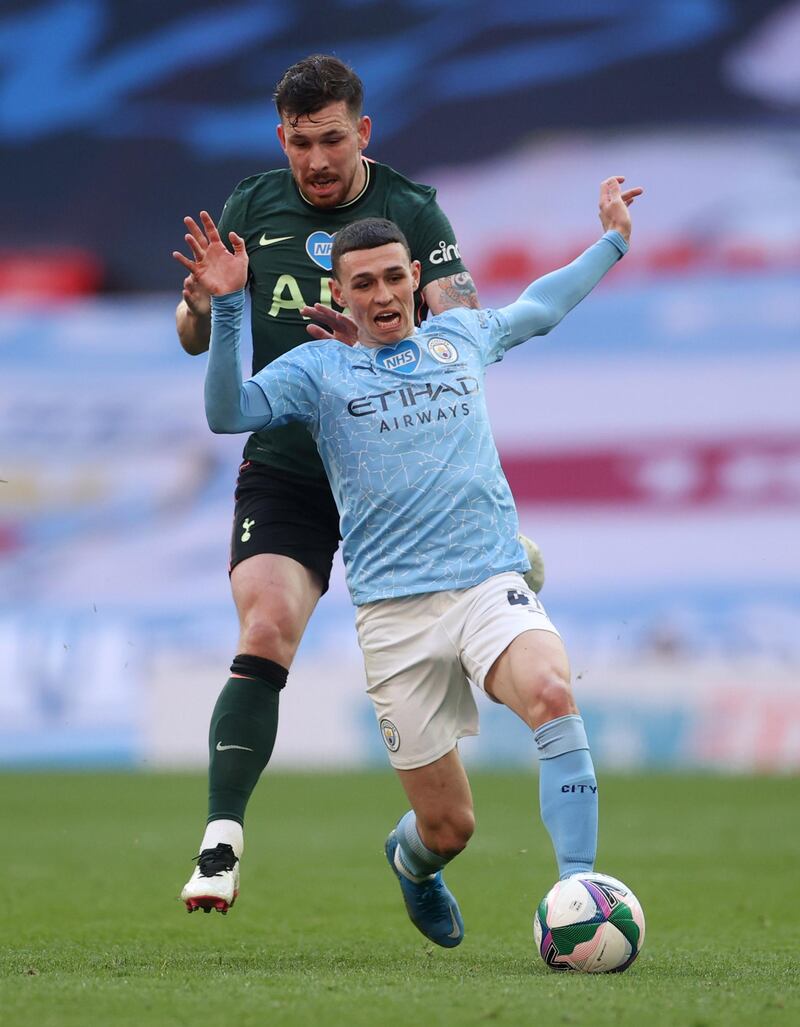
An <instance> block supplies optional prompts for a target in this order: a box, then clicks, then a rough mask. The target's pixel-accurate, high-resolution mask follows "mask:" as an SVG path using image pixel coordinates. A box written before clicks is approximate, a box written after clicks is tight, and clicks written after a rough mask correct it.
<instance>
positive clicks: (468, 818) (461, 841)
mask: <svg viewBox="0 0 800 1027" xmlns="http://www.w3.org/2000/svg"><path fill="white" fill-rule="evenodd" d="M418 819H419V818H418ZM474 832H475V814H474V812H473V811H472V809H471V808H470V807H463V808H461V809H449V810H447V811H445V812H443V813H442V814H441V816H439V817H437V818H436V819H434V820H432V821H431V822H430V823H429V824H426V825H425V839H424V840H425V845H427V847H428V848H429V849H432V850H433V851H434V852H436V853H438V854H439V855H440V856H446V857H447V858H448V859H452V858H453V857H454V856H457V855H458V854H459V852H462V851H463V850H464V849H465V848H466V846H467V842H468V841H469V840H470V838H471V837H472V835H473V834H474Z"/></svg>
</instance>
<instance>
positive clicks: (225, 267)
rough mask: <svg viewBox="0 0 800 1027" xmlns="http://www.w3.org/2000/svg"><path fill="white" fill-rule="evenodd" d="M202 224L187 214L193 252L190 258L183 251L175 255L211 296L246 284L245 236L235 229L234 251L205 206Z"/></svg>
mask: <svg viewBox="0 0 800 1027" xmlns="http://www.w3.org/2000/svg"><path fill="white" fill-rule="evenodd" d="M200 220H201V222H202V228H201V227H200V225H198V224H197V222H196V221H195V220H194V218H184V219H183V223H184V224H185V225H186V227H187V229H188V232H187V233H186V235H185V236H184V238H185V239H186V242H187V243H188V244H189V248H190V249H191V251H192V253H193V254H194V260H190V259H189V258H188V257H185V256H184V255H183V254H182V253H178V252H174V253H173V254H172V256H173V257H174V258H175V259H176V260H177V261H178V263H180V264H183V266H184V267H185V268H186V269H187V270H188V271H190V272H191V274H193V275H194V277H195V280H196V281H198V282H199V283H200V285H202V287H203V288H204V289H205V290H206V292H208V293H210V294H211V295H212V296H225V295H227V294H228V293H230V292H238V290H239V289H243V288H244V287H245V285H246V284H247V265H248V259H247V250H246V249H245V245H244V239H242V238H241V237H240V236H238V235H237V234H236V233H235V232H231V233H230V235H229V238H230V241H231V245H232V246H233V253H231V251H230V250H229V249H228V247H227V246H226V245H225V243H224V242H223V241H222V239H221V238H220V235H219V232H218V230H217V226H216V225H215V224H214V221H213V219H212V217H211V215H210V214H209V213H208V211H206V210H201V211H200Z"/></svg>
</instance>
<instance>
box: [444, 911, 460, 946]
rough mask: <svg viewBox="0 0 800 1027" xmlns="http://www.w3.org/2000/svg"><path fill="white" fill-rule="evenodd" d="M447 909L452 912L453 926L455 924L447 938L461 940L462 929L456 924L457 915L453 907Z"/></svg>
mask: <svg viewBox="0 0 800 1027" xmlns="http://www.w3.org/2000/svg"><path fill="white" fill-rule="evenodd" d="M447 908H448V909H449V910H450V920H451V921H452V924H453V930H452V931H451V932H450V933H449V934H448V935H447V937H448V938H460V937H461V928H460V927H459V926H458V924H457V923H456V915H455V913H454V912H453V907H452V906H448V907H447Z"/></svg>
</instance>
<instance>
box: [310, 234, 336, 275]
mask: <svg viewBox="0 0 800 1027" xmlns="http://www.w3.org/2000/svg"><path fill="white" fill-rule="evenodd" d="M332 246H333V236H332V235H328V233H327V232H312V233H311V235H310V236H309V237H308V238H307V239H306V253H307V254H308V255H309V257H311V259H312V260H313V261H314V263H315V264H316V265H317V266H318V267H321V268H322V270H323V271H332V270H333V262H332V261H331V247H332Z"/></svg>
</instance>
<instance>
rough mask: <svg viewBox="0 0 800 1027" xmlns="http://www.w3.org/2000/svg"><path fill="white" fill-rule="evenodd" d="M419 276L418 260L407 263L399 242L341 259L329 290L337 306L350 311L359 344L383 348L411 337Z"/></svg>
mask: <svg viewBox="0 0 800 1027" xmlns="http://www.w3.org/2000/svg"><path fill="white" fill-rule="evenodd" d="M419 273H420V264H419V261H418V260H413V261H410V260H409V259H408V254H407V253H406V251H405V247H404V246H402V245H401V244H400V243H399V242H391V243H387V244H386V245H385V246H376V247H375V249H373V250H351V251H350V253H345V254H344V255H343V256H342V257H341V258H340V260H339V262H338V278H334V279H333V281H332V282H331V291H332V294H333V298H334V300H335V301H336V302H337V303H338V304H339V306H341V307H349V308H350V316H351V317H352V318H353V320H354V321H355V323H356V324H357V325H358V338H359V341H360V342H362V343H364V344H365V345H367V346H386V345H392V344H393V343H395V342H400V340H401V339H407V338H408V336H409V335H411V334H412V332H413V331H414V290H415V289H416V288H417V286H418V285H419Z"/></svg>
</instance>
